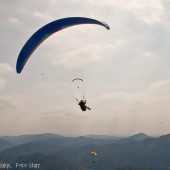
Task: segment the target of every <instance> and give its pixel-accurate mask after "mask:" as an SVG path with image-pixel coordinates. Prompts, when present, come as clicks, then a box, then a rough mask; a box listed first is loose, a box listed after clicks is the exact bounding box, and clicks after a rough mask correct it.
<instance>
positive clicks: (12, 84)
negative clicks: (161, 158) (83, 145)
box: [0, 0, 170, 136]
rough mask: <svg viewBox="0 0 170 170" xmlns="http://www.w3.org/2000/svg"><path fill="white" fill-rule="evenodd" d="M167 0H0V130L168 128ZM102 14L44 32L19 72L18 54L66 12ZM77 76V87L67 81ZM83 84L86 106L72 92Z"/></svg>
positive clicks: (151, 131) (74, 132)
mask: <svg viewBox="0 0 170 170" xmlns="http://www.w3.org/2000/svg"><path fill="white" fill-rule="evenodd" d="M169 11H170V0H128V1H127V0H119V1H117V0H105V1H103V0H62V1H60V0H48V1H47V0H36V1H35V0H29V1H28V0H0V13H1V15H0V38H1V41H0V121H1V122H0V136H4V135H22V134H39V133H56V134H61V135H65V136H79V135H88V134H98V135H114V136H122V135H133V134H136V133H140V132H143V133H146V134H148V135H160V134H168V133H169V132H170V123H169V120H170V104H169V103H170V56H169V54H170V48H169V46H170V12H169ZM75 16H81V17H88V18H94V19H97V20H99V21H104V22H106V23H107V24H108V25H109V26H110V30H109V31H108V30H107V29H105V28H104V27H101V26H97V25H81V26H75V27H70V28H67V29H64V30H62V31H60V32H57V33H56V34H53V35H52V36H50V37H49V38H48V39H46V40H45V41H44V42H43V43H42V44H41V45H40V46H39V47H38V48H37V49H36V50H35V52H34V53H33V54H32V56H31V57H30V59H29V60H28V62H27V64H26V65H25V67H24V69H23V71H22V73H21V74H17V73H16V61H17V58H18V54H19V52H20V50H21V49H22V47H23V45H24V44H25V42H26V41H27V40H28V38H29V37H30V36H31V35H32V34H33V33H34V32H35V31H37V30H38V29H39V28H41V27H42V26H44V25H46V24H47V23H49V22H52V21H54V20H57V19H60V18H65V17H75ZM77 77H79V78H82V79H83V80H84V82H83V84H81V83H80V86H81V87H80V88H78V87H79V86H77V85H75V84H74V83H72V80H73V79H74V78H77ZM82 88H83V89H84V90H83V91H84V94H85V98H86V100H87V105H88V106H89V107H91V108H92V109H91V111H86V112H82V111H81V110H80V108H79V106H78V105H77V101H76V100H75V97H77V95H78V97H79V99H81V97H82V94H81V92H82Z"/></svg>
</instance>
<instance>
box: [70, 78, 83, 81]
mask: <svg viewBox="0 0 170 170" xmlns="http://www.w3.org/2000/svg"><path fill="white" fill-rule="evenodd" d="M75 80H80V81H83V79H80V78H75V79H73V80H72V82H74V81H75Z"/></svg>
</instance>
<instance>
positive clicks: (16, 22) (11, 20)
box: [9, 17, 20, 24]
mask: <svg viewBox="0 0 170 170" xmlns="http://www.w3.org/2000/svg"><path fill="white" fill-rule="evenodd" d="M9 22H10V23H14V24H18V23H20V21H19V19H17V18H12V17H11V18H9Z"/></svg>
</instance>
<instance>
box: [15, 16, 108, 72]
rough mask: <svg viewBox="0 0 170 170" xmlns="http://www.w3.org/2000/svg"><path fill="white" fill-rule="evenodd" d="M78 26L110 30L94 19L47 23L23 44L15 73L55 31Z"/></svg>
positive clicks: (73, 18) (79, 18)
mask: <svg viewBox="0 0 170 170" xmlns="http://www.w3.org/2000/svg"><path fill="white" fill-rule="evenodd" d="M80 24H97V25H101V26H103V27H105V28H106V29H108V30H109V29H110V28H109V26H108V25H107V24H106V23H104V22H100V21H98V20H95V19H91V18H84V17H70V18H63V19H59V20H56V21H53V22H51V23H48V24H47V25H45V26H43V27H41V28H40V29H39V30H38V31H36V32H35V33H34V34H33V35H32V36H31V37H30V38H29V39H28V41H27V42H26V43H25V45H24V46H23V48H22V49H21V51H20V53H19V56H18V59H17V64H16V71H17V73H21V72H22V70H23V68H24V65H25V64H26V62H27V60H28V59H29V57H30V56H31V54H32V53H33V52H34V51H35V49H36V48H37V47H38V46H39V45H40V44H41V43H42V42H43V41H44V40H45V39H47V38H48V37H49V36H51V35H52V34H54V33H55V32H57V31H60V30H62V29H64V28H68V27H71V26H75V25H80Z"/></svg>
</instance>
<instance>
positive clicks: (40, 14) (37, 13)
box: [33, 11, 52, 21]
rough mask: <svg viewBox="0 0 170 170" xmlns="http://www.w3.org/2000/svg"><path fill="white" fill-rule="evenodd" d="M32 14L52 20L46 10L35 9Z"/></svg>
mask: <svg viewBox="0 0 170 170" xmlns="http://www.w3.org/2000/svg"><path fill="white" fill-rule="evenodd" d="M33 15H34V16H35V17H37V18H39V19H42V20H47V21H50V20H52V16H51V15H50V14H49V13H47V12H39V11H35V12H34V14H33Z"/></svg>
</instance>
